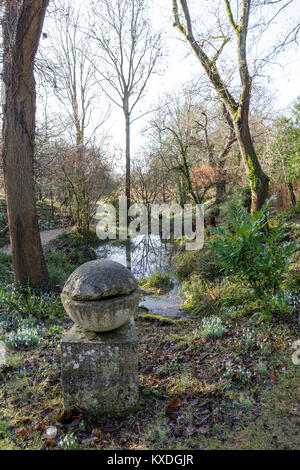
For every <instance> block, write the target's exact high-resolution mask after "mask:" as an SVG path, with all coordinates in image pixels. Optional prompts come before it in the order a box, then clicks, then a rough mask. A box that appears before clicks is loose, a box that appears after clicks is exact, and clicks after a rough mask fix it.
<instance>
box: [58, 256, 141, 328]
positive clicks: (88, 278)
mask: <svg viewBox="0 0 300 470" xmlns="http://www.w3.org/2000/svg"><path fill="white" fill-rule="evenodd" d="M61 298H62V303H63V305H64V308H65V310H66V312H67V314H68V315H69V316H70V317H71V319H72V320H73V321H74V323H76V324H77V325H79V326H81V327H82V328H84V329H86V330H90V331H96V332H105V331H111V330H114V329H117V328H119V327H120V326H122V325H123V324H124V323H126V322H127V321H128V320H130V318H131V317H132V315H134V313H135V310H136V308H137V305H138V301H139V298H140V291H139V288H138V285H137V282H136V280H135V278H134V276H133V275H132V274H131V272H130V271H129V270H128V269H127V268H125V266H123V265H122V264H120V263H116V262H115V261H111V260H101V259H99V260H95V261H89V262H88V263H85V264H83V265H82V266H80V267H79V268H77V269H76V270H75V271H74V272H73V273H72V274H71V276H70V277H69V279H68V280H67V282H66V284H65V286H64V288H63V292H62V295H61Z"/></svg>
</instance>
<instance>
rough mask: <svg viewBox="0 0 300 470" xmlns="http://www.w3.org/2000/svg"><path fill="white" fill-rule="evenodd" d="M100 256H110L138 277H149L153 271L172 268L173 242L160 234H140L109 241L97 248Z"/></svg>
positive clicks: (165, 270)
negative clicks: (126, 238)
mask: <svg viewBox="0 0 300 470" xmlns="http://www.w3.org/2000/svg"><path fill="white" fill-rule="evenodd" d="M96 251H97V255H98V257H99V258H109V259H111V260H113V261H117V262H118V263H121V264H123V265H124V266H126V267H127V268H128V269H130V270H131V271H132V273H133V275H134V276H135V277H136V278H137V279H141V278H143V277H149V276H150V275H151V274H152V273H153V271H155V270H158V271H160V272H162V273H164V272H168V271H169V270H170V263H171V257H172V243H170V242H167V241H163V240H161V238H160V237H159V236H158V235H138V236H137V237H135V238H134V239H132V240H128V241H125V242H123V243H121V242H117V241H114V242H112V241H108V242H106V243H104V244H102V245H100V246H99V247H98V248H97V250H96Z"/></svg>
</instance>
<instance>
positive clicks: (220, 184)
mask: <svg viewBox="0 0 300 470" xmlns="http://www.w3.org/2000/svg"><path fill="white" fill-rule="evenodd" d="M225 196H226V181H217V183H216V200H215V203H216V204H221V202H223V201H224V199H225Z"/></svg>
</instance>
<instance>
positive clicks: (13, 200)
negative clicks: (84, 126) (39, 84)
mask: <svg viewBox="0 0 300 470" xmlns="http://www.w3.org/2000/svg"><path fill="white" fill-rule="evenodd" d="M48 1H49V0H22V1H17V0H5V16H4V19H3V45H4V56H3V79H4V84H5V106H4V121H3V138H4V148H3V168H4V180H5V193H6V200H7V213H8V223H9V232H10V241H11V248H12V259H13V267H14V273H15V280H16V282H20V283H22V284H26V283H28V282H29V283H30V284H31V285H33V286H39V285H43V284H47V283H48V273H47V268H46V263H45V260H44V256H43V250H42V244H41V239H40V234H39V227H38V219H37V214H36V206H35V194H34V182H33V157H34V139H35V111H36V93H35V81H34V74H33V64H34V59H35V55H36V52H37V47H38V44H39V39H40V34H41V30H42V25H43V21H44V17H45V11H46V8H47V5H48Z"/></svg>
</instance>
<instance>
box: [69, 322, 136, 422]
mask: <svg viewBox="0 0 300 470" xmlns="http://www.w3.org/2000/svg"><path fill="white" fill-rule="evenodd" d="M61 355H62V388H63V397H64V403H65V407H66V408H67V409H70V408H71V407H72V406H73V405H77V406H79V407H80V408H81V409H82V410H84V411H85V412H86V413H87V414H90V415H93V416H103V415H123V414H126V413H129V412H130V411H133V410H135V409H136V408H137V405H138V354H137V338H136V333H135V326H134V322H133V320H132V321H130V322H128V323H126V324H125V325H123V326H122V327H120V328H118V329H117V330H114V331H110V332H107V333H94V332H91V331H86V330H84V329H82V328H80V327H79V326H76V325H74V326H73V328H72V329H71V330H70V331H69V332H68V333H67V334H66V335H65V336H64V337H63V339H62V341H61Z"/></svg>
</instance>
